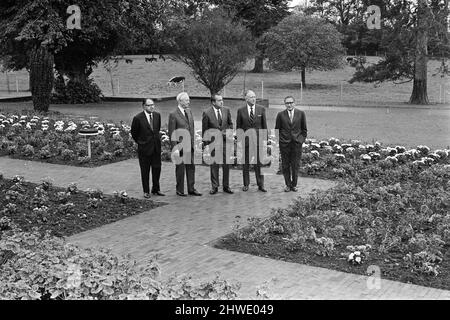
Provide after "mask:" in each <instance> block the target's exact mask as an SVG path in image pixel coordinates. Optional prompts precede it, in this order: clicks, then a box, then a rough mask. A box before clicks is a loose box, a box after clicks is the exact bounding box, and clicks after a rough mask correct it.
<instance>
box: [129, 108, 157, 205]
mask: <svg viewBox="0 0 450 320" xmlns="http://www.w3.org/2000/svg"><path fill="white" fill-rule="evenodd" d="M142 108H143V109H144V110H143V111H142V112H141V113H139V114H137V115H136V116H135V117H134V118H133V122H132V123H131V136H132V137H133V140H134V141H135V142H136V143H137V145H138V158H139V167H140V168H141V181H142V188H143V190H144V198H150V185H149V184H150V182H149V175H150V168H151V169H152V184H153V186H152V193H153V194H156V195H159V196H164V194H163V193H161V191H160V186H159V177H160V176H161V139H160V136H159V130H160V128H161V115H160V114H159V113H158V112H156V111H155V104H154V102H153V100H152V99H144V100H143V101H142Z"/></svg>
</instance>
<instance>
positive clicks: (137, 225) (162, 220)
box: [0, 157, 450, 299]
mask: <svg viewBox="0 0 450 320" xmlns="http://www.w3.org/2000/svg"><path fill="white" fill-rule="evenodd" d="M138 171H139V170H138V164H137V160H136V159H131V160H127V161H123V162H119V163H114V164H110V165H105V166H102V167H97V168H77V167H69V166H62V165H51V164H45V163H38V162H30V161H22V160H13V159H10V158H8V157H0V172H2V173H3V174H4V175H5V177H8V178H9V177H12V176H14V175H18V174H20V175H23V176H25V179H26V180H28V181H33V182H40V181H41V179H43V178H45V177H51V178H52V179H53V181H54V183H55V184H56V185H59V186H62V187H66V186H67V185H68V184H69V183H71V182H76V183H77V184H78V187H79V188H80V189H86V188H97V187H98V188H101V189H102V190H103V191H104V192H105V193H113V192H114V191H115V190H124V189H125V190H127V192H128V193H129V194H130V196H133V197H141V190H140V178H139V172H138ZM174 176H175V173H174V167H173V165H172V164H169V163H163V171H162V176H161V186H162V191H163V192H164V193H166V194H167V196H166V197H158V198H155V199H157V200H160V199H161V200H164V202H167V203H169V204H168V205H165V206H162V207H159V208H156V209H154V210H151V211H148V212H144V213H142V214H140V215H136V216H132V217H129V218H126V219H123V220H121V221H117V222H115V223H112V224H109V225H106V226H102V227H100V228H98V229H94V230H90V231H86V232H83V233H80V234H77V235H74V236H72V237H70V238H68V241H69V242H72V243H75V244H78V245H81V246H85V247H95V246H103V247H107V248H111V249H112V251H113V252H114V253H116V254H128V253H129V254H131V255H132V256H133V257H134V258H135V259H136V260H137V261H139V262H142V263H143V262H145V261H146V260H148V259H149V258H150V257H151V256H152V255H154V254H158V256H159V258H158V261H159V264H160V265H161V268H162V275H163V276H169V275H171V274H173V273H177V274H184V273H187V274H192V275H194V276H199V277H201V278H203V277H212V276H214V274H215V272H220V274H221V276H222V277H223V278H225V279H227V280H234V281H239V282H241V284H242V287H241V290H240V292H239V298H240V299H253V298H255V297H256V295H255V293H256V289H257V287H258V286H260V285H261V284H263V283H264V282H265V281H266V280H270V279H274V282H273V283H272V284H271V285H270V287H269V295H270V297H271V298H272V299H450V291H445V290H437V289H431V288H426V287H421V286H416V285H409V284H405V283H400V282H395V281H389V280H382V281H381V286H380V289H369V288H368V287H367V280H368V278H367V277H365V276H360V275H354V274H349V273H343V272H338V271H334V270H328V269H323V268H317V267H310V266H306V265H300V264H295V263H289V262H283V261H277V260H272V259H268V258H262V257H256V256H252V255H248V254H243V253H237V252H230V251H225V250H220V249H215V248H212V247H211V246H210V245H209V243H210V242H212V241H213V240H215V239H217V238H219V237H221V236H223V235H225V234H228V233H229V232H230V231H231V229H232V226H233V222H234V220H235V217H236V215H240V216H241V217H242V221H246V217H249V216H266V215H268V214H269V213H270V209H271V208H272V207H285V206H288V205H289V203H290V202H291V201H292V199H293V198H295V197H296V196H297V195H301V196H305V195H307V194H308V193H309V192H311V191H312V190H313V189H314V188H317V189H326V188H329V187H331V186H332V183H330V182H329V181H325V180H319V179H311V178H301V179H300V185H301V191H300V192H299V193H298V194H295V193H285V192H283V191H282V185H283V183H282V176H277V175H273V176H269V177H266V187H267V189H268V191H269V192H268V193H267V194H263V193H260V192H257V191H256V186H255V185H251V189H250V191H249V192H247V193H244V192H242V191H241V190H240V189H239V188H240V186H241V183H242V176H241V172H240V171H232V173H231V188H232V189H233V190H234V191H235V194H234V195H228V194H223V193H221V192H219V193H218V194H216V195H214V196H211V195H209V194H208V190H209V186H210V183H209V169H208V168H207V167H203V166H197V167H196V179H197V182H196V187H197V189H198V190H199V191H200V192H203V193H204V195H203V196H202V197H187V198H181V197H177V196H176V195H174V193H175V192H174V187H175V186H174ZM251 180H252V181H254V176H251Z"/></svg>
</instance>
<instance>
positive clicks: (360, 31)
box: [300, 0, 384, 54]
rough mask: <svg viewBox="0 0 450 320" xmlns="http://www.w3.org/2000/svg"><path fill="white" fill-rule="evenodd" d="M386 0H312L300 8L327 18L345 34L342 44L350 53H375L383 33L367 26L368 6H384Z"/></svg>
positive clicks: (307, 12) (305, 11)
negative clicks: (305, 6)
mask: <svg viewBox="0 0 450 320" xmlns="http://www.w3.org/2000/svg"><path fill="white" fill-rule="evenodd" d="M383 1H384V0H310V5H309V6H308V7H307V8H300V10H301V11H302V12H304V13H305V14H308V15H314V16H318V17H321V18H323V19H326V20H327V21H329V22H331V23H332V24H334V25H335V26H336V28H337V29H338V31H339V32H340V33H342V34H343V36H344V37H343V41H342V44H343V45H344V46H345V47H346V48H347V50H348V52H349V54H353V53H356V54H362V53H367V54H375V53H376V52H377V51H378V50H379V44H380V42H381V33H380V32H378V30H369V29H368V28H367V26H366V19H367V14H366V12H367V8H368V7H369V6H370V5H378V6H382V4H383Z"/></svg>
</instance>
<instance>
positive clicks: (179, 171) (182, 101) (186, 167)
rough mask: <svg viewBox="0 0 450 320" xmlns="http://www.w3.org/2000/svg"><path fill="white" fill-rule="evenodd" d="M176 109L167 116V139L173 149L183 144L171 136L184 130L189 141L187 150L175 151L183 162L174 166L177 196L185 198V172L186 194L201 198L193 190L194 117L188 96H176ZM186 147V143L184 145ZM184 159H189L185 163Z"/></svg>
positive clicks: (184, 94)
mask: <svg viewBox="0 0 450 320" xmlns="http://www.w3.org/2000/svg"><path fill="white" fill-rule="evenodd" d="M177 102H178V107H177V108H176V109H175V110H174V111H173V112H172V113H170V114H169V137H170V141H171V143H172V147H175V146H176V145H177V144H178V143H180V142H183V141H182V139H181V140H180V139H179V140H178V141H174V140H172V134H173V133H174V131H176V130H177V129H185V130H187V131H188V133H189V140H190V141H188V142H187V146H188V147H187V148H183V150H181V151H178V150H175V151H174V154H175V155H176V156H180V157H183V161H182V162H181V163H180V164H176V165H175V177H176V180H177V186H176V189H177V195H179V196H182V197H185V196H186V194H185V193H184V174H185V172H186V180H187V188H188V194H190V195H194V196H201V195H202V194H201V193H200V192H198V191H197V190H195V187H194V184H195V164H194V138H195V131H194V117H193V116H192V112H191V110H190V109H189V103H190V100H189V95H188V94H187V93H186V92H182V93H180V94H179V95H178V96H177ZM184 144H185V145H186V141H185V143H184ZM184 159H189V160H188V161H185V160H184Z"/></svg>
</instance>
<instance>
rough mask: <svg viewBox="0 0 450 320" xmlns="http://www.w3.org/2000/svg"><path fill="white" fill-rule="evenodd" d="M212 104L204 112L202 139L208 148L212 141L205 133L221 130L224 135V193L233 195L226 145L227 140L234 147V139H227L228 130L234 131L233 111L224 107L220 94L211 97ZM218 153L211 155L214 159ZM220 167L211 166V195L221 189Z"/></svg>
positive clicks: (216, 165) (217, 165) (215, 164)
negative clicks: (211, 130) (206, 138)
mask: <svg viewBox="0 0 450 320" xmlns="http://www.w3.org/2000/svg"><path fill="white" fill-rule="evenodd" d="M211 103H212V106H211V107H209V108H208V109H206V110H205V111H203V116H202V137H203V138H204V140H203V142H204V145H205V146H207V145H209V144H210V143H211V142H213V141H214V139H212V140H209V139H208V140H205V132H207V131H208V130H210V129H213V130H214V129H215V130H220V131H221V133H222V137H221V138H222V141H223V143H222V145H221V146H222V150H220V152H221V153H223V164H222V173H223V177H222V186H223V191H224V192H226V193H229V194H232V193H233V191H231V189H230V181H229V180H230V165H229V163H230V162H229V160H228V161H227V156H226V144H227V140H228V141H229V145H230V144H231V145H232V146H234V145H233V140H232V139H227V132H226V130H227V129H233V120H231V111H230V109H228V108H226V107H224V106H223V98H222V96H221V95H219V94H213V95H212V96H211ZM216 151H219V150H214V151H213V152H212V154H211V156H212V157H215V153H216ZM219 166H220V164H218V163H215V162H214V163H213V164H211V166H210V171H211V185H212V188H211V191H210V192H209V193H210V194H216V193H217V191H218V188H219Z"/></svg>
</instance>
